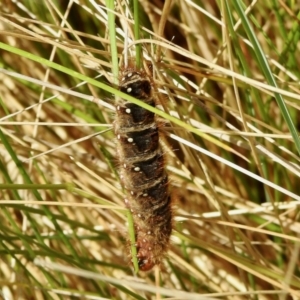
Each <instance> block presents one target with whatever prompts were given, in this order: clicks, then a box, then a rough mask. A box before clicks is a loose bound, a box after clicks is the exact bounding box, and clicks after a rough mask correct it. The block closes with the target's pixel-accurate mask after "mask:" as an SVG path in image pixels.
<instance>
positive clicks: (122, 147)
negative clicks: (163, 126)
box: [114, 68, 172, 271]
mask: <svg viewBox="0 0 300 300" xmlns="http://www.w3.org/2000/svg"><path fill="white" fill-rule="evenodd" d="M119 89H120V90H121V91H122V92H124V93H126V94H128V95H130V96H133V97H135V98H137V99H139V100H141V101H143V102H145V103H147V104H149V105H151V106H153V107H154V106H155V102H154V99H153V97H152V87H151V81H150V79H149V77H148V76H147V74H146V73H145V72H143V71H137V70H135V69H131V68H128V69H125V70H123V71H122V73H121V76H120V84H119ZM114 130H115V134H116V136H117V151H118V156H119V161H120V165H121V180H122V183H123V186H124V188H125V190H126V192H127V197H126V199H125V204H126V206H127V207H128V208H129V209H130V210H131V212H132V214H133V219H134V226H135V233H136V246H137V258H138V264H139V268H140V270H142V271H148V270H151V269H152V268H153V267H154V266H155V265H159V264H160V263H161V260H162V258H163V257H164V255H165V254H166V251H167V249H168V246H169V241H170V235H171V232H172V210H171V197H170V194H169V192H168V176H167V174H166V172H165V169H164V157H163V152H162V149H161V147H160V144H159V133H158V127H157V124H156V121H155V115H154V113H152V112H150V111H148V110H146V109H144V108H142V107H139V106H137V105H135V104H133V103H130V102H127V101H125V100H123V99H117V101H116V119H115V123H114Z"/></svg>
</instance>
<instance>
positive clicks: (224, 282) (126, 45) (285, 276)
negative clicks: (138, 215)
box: [0, 0, 300, 300]
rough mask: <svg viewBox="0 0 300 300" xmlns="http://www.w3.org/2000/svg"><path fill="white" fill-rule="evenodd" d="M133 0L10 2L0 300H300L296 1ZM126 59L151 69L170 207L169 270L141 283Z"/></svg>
mask: <svg viewBox="0 0 300 300" xmlns="http://www.w3.org/2000/svg"><path fill="white" fill-rule="evenodd" d="M164 2H165V5H164V6H163V3H164ZM134 4H135V5H136V3H131V4H130V6H129V7H126V5H125V3H124V2H122V3H121V2H118V1H116V2H115V3H113V2H111V1H107V3H105V2H104V1H102V2H101V0H99V1H97V3H96V1H88V0H74V1H71V0H69V1H67V0H64V1H60V0H57V1H54V0H45V1H30V0H23V1H12V0H2V2H1V3H0V13H1V14H0V67H1V69H0V82H1V84H0V101H1V110H0V122H1V123H0V125H1V131H0V140H1V143H0V171H1V172H0V174H1V177H0V178H1V179H0V182H1V184H0V188H1V202H0V205H1V206H0V218H1V222H0V235H1V237H0V287H1V289H0V298H1V297H3V299H9V300H10V299H25V300H27V299H77V298H78V299H160V298H164V297H166V298H170V299H280V300H283V299H299V298H300V271H299V270H300V267H299V246H300V223H299V203H300V202H299V200H300V193H299V191H300V187H299V174H300V168H299V153H300V141H299V137H298V131H299V128H300V117H299V108H300V106H299V100H300V96H299V95H300V93H299V89H300V86H299V80H300V72H299V63H300V60H299V54H298V53H299V51H300V43H299V36H300V28H299V27H300V6H299V4H297V1H276V0H274V1H253V2H249V1H240V0H232V1H222V0H221V1H219V2H215V1H159V0H155V1H140V3H139V5H138V7H139V8H138V10H134V9H133V7H134ZM106 7H111V9H112V10H113V11H114V12H115V15H114V14H110V16H109V21H107V9H106ZM134 12H135V13H134ZM137 12H138V14H137ZM113 16H115V20H114V19H113V18H112V17H113ZM138 25H139V26H138ZM135 41H136V43H134V42H135ZM114 43H115V45H114ZM133 44H134V45H133ZM135 45H140V47H141V48H138V47H137V48H136V46H135ZM139 49H140V50H139ZM139 51H141V52H139ZM127 56H128V57H127ZM139 60H140V62H139ZM126 62H129V63H130V64H141V65H142V64H143V63H144V66H143V68H144V69H145V68H147V67H149V66H150V71H152V72H153V86H154V89H155V93H154V94H155V97H156V99H157V100H156V101H157V104H158V106H157V108H156V109H155V112H156V113H157V115H158V122H159V124H160V128H161V140H162V143H163V147H164V149H165V153H166V159H167V165H166V168H167V171H168V174H169V177H170V191H171V194H172V198H173V203H174V205H173V206H174V230H173V235H172V243H171V245H170V249H169V252H168V256H167V258H166V259H165V260H164V264H163V265H162V266H161V268H160V269H156V270H154V271H151V272H149V273H143V272H138V273H137V274H135V273H134V271H133V268H132V266H131V264H130V260H131V257H130V251H128V248H129V246H130V243H129V242H128V240H129V238H128V236H129V233H128V232H131V231H132V226H131V225H130V224H131V223H130V221H131V219H130V216H128V213H127V211H126V210H125V208H124V204H123V199H124V193H123V191H122V188H121V185H120V180H119V176H118V161H117V158H116V149H115V142H114V138H115V137H114V134H113V132H112V130H111V129H112V123H113V121H114V98H115V96H118V95H119V94H118V93H119V92H118V90H117V88H116V84H117V80H118V76H117V75H118V72H119V68H120V67H123V66H124V64H126ZM118 64H119V65H118ZM84 65H89V67H91V66H92V65H93V67H97V68H98V70H97V71H95V70H93V69H90V68H86V67H85V66H84ZM96 77H97V78H96ZM140 104H141V103H140ZM128 223H129V225H128Z"/></svg>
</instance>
